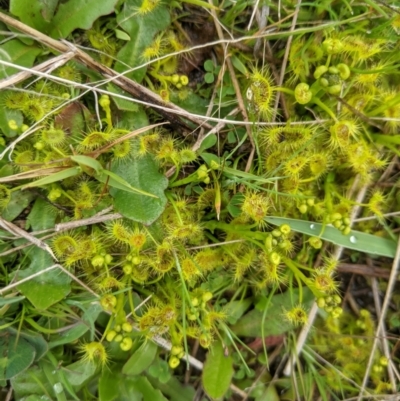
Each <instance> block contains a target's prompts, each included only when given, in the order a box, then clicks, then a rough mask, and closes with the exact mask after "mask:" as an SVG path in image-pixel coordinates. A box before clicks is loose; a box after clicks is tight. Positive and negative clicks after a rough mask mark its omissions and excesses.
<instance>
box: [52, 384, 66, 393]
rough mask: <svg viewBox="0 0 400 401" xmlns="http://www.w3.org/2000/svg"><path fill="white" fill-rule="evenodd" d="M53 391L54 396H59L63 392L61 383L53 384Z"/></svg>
mask: <svg viewBox="0 0 400 401" xmlns="http://www.w3.org/2000/svg"><path fill="white" fill-rule="evenodd" d="M53 389H54V391H55V393H56V394H60V393H62V392H63V391H64V389H63V386H62V384H61V383H55V384H54V386H53Z"/></svg>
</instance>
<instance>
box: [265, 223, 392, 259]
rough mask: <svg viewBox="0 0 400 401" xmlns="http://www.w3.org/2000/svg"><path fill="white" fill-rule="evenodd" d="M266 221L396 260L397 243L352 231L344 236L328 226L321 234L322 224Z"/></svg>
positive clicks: (356, 249) (349, 247)
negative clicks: (285, 225) (286, 225)
mask: <svg viewBox="0 0 400 401" xmlns="http://www.w3.org/2000/svg"><path fill="white" fill-rule="evenodd" d="M265 221H267V222H268V223H271V224H274V225H278V226H280V225H281V224H289V225H290V227H291V229H292V230H293V231H297V232H299V233H303V234H307V235H311V236H317V237H320V238H321V239H323V240H325V241H329V242H332V243H334V244H335V245H339V246H343V247H344V248H348V249H353V250H355V251H360V252H365V253H369V254H372V255H380V256H387V257H389V258H394V256H395V254H396V249H397V244H396V242H395V241H392V240H390V239H386V238H382V237H378V236H376V235H372V234H366V233H363V232H361V231H355V230H351V232H350V234H349V235H343V234H342V233H341V232H340V231H339V230H338V229H336V228H334V227H331V226H326V227H325V229H324V231H323V233H322V234H321V232H322V228H323V225H322V224H321V223H313V222H312V221H304V220H295V219H287V218H283V217H267V218H266V219H265Z"/></svg>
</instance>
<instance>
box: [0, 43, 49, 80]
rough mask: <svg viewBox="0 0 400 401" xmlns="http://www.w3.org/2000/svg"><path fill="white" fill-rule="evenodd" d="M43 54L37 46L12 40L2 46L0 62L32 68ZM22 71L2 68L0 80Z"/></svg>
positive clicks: (0, 67)
mask: <svg viewBox="0 0 400 401" xmlns="http://www.w3.org/2000/svg"><path fill="white" fill-rule="evenodd" d="M41 52H42V50H41V49H39V48H38V47H36V46H27V45H25V44H23V43H22V42H20V41H19V40H18V39H11V40H9V41H7V42H6V43H3V44H2V45H0V60H4V61H7V62H9V63H13V64H16V65H19V66H21V67H32V65H33V63H34V61H35V58H36V56H38V55H39V54H40V53H41ZM19 71H20V70H19V69H17V68H13V67H5V66H0V79H3V78H6V77H9V76H10V75H13V74H15V73H17V72H19Z"/></svg>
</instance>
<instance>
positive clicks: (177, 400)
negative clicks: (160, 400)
mask: <svg viewBox="0 0 400 401" xmlns="http://www.w3.org/2000/svg"><path fill="white" fill-rule="evenodd" d="M147 378H148V380H149V382H150V383H151V384H152V385H153V387H156V388H158V389H159V390H161V391H162V393H163V394H164V395H166V396H168V397H169V399H170V400H173V401H192V400H193V399H195V398H194V397H195V393H196V392H195V389H194V387H193V386H185V385H183V384H182V383H181V382H180V381H179V380H178V379H177V378H176V377H175V376H171V375H170V378H169V380H168V381H167V382H162V381H161V380H159V379H157V378H155V377H147Z"/></svg>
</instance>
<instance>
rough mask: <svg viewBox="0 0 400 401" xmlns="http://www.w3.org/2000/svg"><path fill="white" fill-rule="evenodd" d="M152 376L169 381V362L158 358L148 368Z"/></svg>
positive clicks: (164, 381) (165, 381)
mask: <svg viewBox="0 0 400 401" xmlns="http://www.w3.org/2000/svg"><path fill="white" fill-rule="evenodd" d="M147 372H148V373H149V375H150V376H152V377H154V378H156V379H158V380H159V382H160V383H167V381H168V380H170V378H171V370H170V368H169V366H168V362H167V361H164V360H163V359H161V358H157V359H156V360H155V361H154V362H153V363H152V364H151V366H150V367H149V369H148V370H147Z"/></svg>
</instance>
